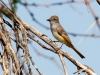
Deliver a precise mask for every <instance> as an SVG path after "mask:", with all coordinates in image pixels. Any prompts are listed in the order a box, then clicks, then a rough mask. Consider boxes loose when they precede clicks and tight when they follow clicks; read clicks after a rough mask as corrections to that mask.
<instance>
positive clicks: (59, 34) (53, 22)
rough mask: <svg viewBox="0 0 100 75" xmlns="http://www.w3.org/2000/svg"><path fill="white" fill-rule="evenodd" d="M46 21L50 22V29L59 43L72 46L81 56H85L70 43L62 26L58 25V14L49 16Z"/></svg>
mask: <svg viewBox="0 0 100 75" xmlns="http://www.w3.org/2000/svg"><path fill="white" fill-rule="evenodd" d="M47 21H49V22H50V29H51V32H52V34H53V36H54V37H55V38H56V39H57V40H58V41H59V42H61V43H63V44H65V45H66V46H68V47H70V48H72V49H73V50H74V51H75V52H76V53H77V54H78V55H79V56H80V57H81V58H85V57H84V56H83V55H82V54H81V53H80V52H79V51H78V50H77V49H76V48H75V47H74V45H73V44H72V42H71V41H70V38H69V37H68V35H67V33H66V31H65V30H64V28H63V27H62V26H61V25H60V22H59V18H58V16H51V17H50V18H49V19H47Z"/></svg>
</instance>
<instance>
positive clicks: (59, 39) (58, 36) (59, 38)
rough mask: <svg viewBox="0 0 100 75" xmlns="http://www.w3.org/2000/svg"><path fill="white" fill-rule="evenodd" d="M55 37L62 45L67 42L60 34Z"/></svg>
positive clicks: (55, 34) (54, 34)
mask: <svg viewBox="0 0 100 75" xmlns="http://www.w3.org/2000/svg"><path fill="white" fill-rule="evenodd" d="M53 36H54V37H55V38H56V39H57V40H58V41H59V42H61V43H64V44H65V43H66V41H65V39H64V38H63V37H62V36H61V35H59V34H58V33H56V32H55V33H53Z"/></svg>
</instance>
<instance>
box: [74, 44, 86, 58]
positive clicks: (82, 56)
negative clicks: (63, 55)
mask: <svg viewBox="0 0 100 75" xmlns="http://www.w3.org/2000/svg"><path fill="white" fill-rule="evenodd" d="M72 48H73V49H74V51H75V52H76V53H77V54H78V55H79V56H80V57H81V58H82V59H83V58H85V56H84V55H82V54H81V53H80V52H79V51H78V50H77V49H76V48H75V47H74V46H73V47H72Z"/></svg>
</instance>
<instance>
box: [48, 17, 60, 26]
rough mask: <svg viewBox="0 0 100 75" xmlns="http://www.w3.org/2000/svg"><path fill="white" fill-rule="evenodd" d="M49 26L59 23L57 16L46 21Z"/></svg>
mask: <svg viewBox="0 0 100 75" xmlns="http://www.w3.org/2000/svg"><path fill="white" fill-rule="evenodd" d="M47 21H49V22H50V23H51V24H52V23H59V18H58V16H51V17H50V18H49V19H47Z"/></svg>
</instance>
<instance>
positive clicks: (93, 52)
mask: <svg viewBox="0 0 100 75" xmlns="http://www.w3.org/2000/svg"><path fill="white" fill-rule="evenodd" d="M63 1H66V0H27V2H29V3H33V2H35V3H37V4H46V3H56V2H63ZM77 1H84V0H77ZM71 5H72V6H73V7H74V8H75V9H76V10H77V11H76V10H74V9H72V8H71ZM91 6H92V8H93V10H94V12H95V14H96V15H97V16H98V17H100V10H99V9H100V5H98V4H97V2H96V1H95V0H94V1H93V2H91ZM29 9H30V10H31V12H33V13H34V16H35V18H36V19H37V20H38V21H40V22H41V23H42V24H44V25H46V26H48V27H49V26H50V25H49V22H47V21H46V20H47V19H48V18H50V16H52V15H57V16H59V20H60V24H61V25H62V26H63V27H64V29H65V30H66V31H68V32H73V33H81V34H83V33H85V31H86V30H87V29H88V28H89V27H90V25H91V24H92V23H93V22H94V21H95V20H94V17H93V16H92V14H91V12H90V11H89V12H88V10H87V7H86V5H85V4H84V3H71V4H64V5H61V6H59V5H56V6H50V7H34V6H29ZM17 14H18V16H19V17H20V18H21V19H22V20H24V21H25V22H26V23H28V24H29V25H31V26H32V27H34V28H36V29H37V30H39V31H40V32H42V33H44V34H45V35H47V36H48V37H49V38H50V39H52V40H53V41H54V40H55V38H54V37H53V36H52V34H51V31H50V30H46V29H44V28H42V27H41V26H39V25H38V24H37V23H35V22H34V21H33V20H32V18H31V16H30V15H29V13H28V12H27V10H26V9H25V7H23V6H22V5H20V4H18V9H17ZM87 34H97V35H100V31H99V30H98V27H97V25H95V26H94V27H93V28H92V29H91V30H90V31H89V32H88V33H87ZM69 37H70V39H71V41H72V43H73V44H74V46H75V47H76V48H77V49H78V50H79V51H80V52H81V53H82V54H83V55H84V56H85V57H86V58H85V59H81V58H80V57H79V56H78V55H77V54H76V53H75V52H74V51H73V50H72V49H70V48H68V47H66V46H65V45H63V47H62V49H63V50H65V51H66V52H68V53H69V54H70V55H72V56H73V57H74V58H75V59H76V60H77V61H79V62H80V63H81V64H86V65H88V66H90V67H91V68H92V69H93V70H94V71H95V72H96V74H100V66H99V65H100V59H99V57H100V38H91V37H86V38H84V39H83V41H82V42H81V43H80V45H77V44H78V42H79V40H80V39H81V37H80V36H76V37H74V36H72V35H69ZM40 41H41V40H40ZM41 42H43V41H41ZM44 44H45V43H44ZM57 44H58V45H59V46H61V43H57ZM33 45H34V46H35V47H36V48H37V50H38V51H40V52H41V53H43V54H44V55H47V56H50V57H54V58H55V59H56V61H57V62H58V63H59V65H60V66H62V64H61V62H60V60H59V57H58V55H56V54H54V53H52V52H50V51H47V50H44V49H43V48H41V46H39V45H38V44H37V43H35V42H34V41H33ZM29 52H30V54H31V56H32V59H33V60H34V62H35V64H36V65H37V67H38V68H39V70H40V71H41V72H42V74H43V75H64V74H63V70H62V69H61V68H58V67H57V66H56V64H55V63H54V62H52V61H51V60H49V59H45V58H43V57H41V56H38V55H37V54H36V53H35V52H34V50H33V48H32V46H30V45H29ZM65 62H66V67H67V70H68V74H69V75H73V72H76V71H77V67H76V66H74V65H73V64H72V63H71V62H70V61H69V60H67V59H66V58H65ZM32 68H33V69H32V70H33V73H34V74H37V71H36V70H35V69H34V67H33V66H32ZM0 72H1V69H0Z"/></svg>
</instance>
